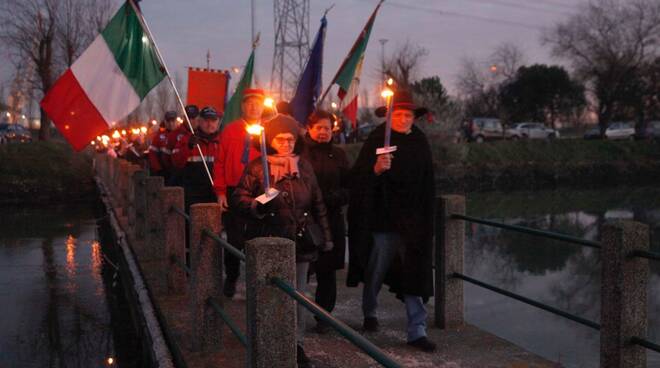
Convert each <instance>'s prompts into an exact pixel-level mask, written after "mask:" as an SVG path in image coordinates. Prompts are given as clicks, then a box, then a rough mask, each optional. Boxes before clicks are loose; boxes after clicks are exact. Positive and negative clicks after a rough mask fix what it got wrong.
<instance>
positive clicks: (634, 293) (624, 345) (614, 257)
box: [600, 221, 649, 368]
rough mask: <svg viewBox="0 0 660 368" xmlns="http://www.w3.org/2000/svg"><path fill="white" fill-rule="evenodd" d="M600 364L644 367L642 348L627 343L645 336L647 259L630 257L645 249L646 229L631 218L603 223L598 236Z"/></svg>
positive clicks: (630, 367)
mask: <svg viewBox="0 0 660 368" xmlns="http://www.w3.org/2000/svg"><path fill="white" fill-rule="evenodd" d="M601 243H602V246H603V248H602V250H601V252H600V254H601V256H600V259H601V265H602V271H601V272H602V276H601V312H600V319H601V322H600V323H601V330H600V334H601V335H600V366H601V367H603V368H644V367H646V350H645V348H643V347H641V346H637V345H633V344H631V343H630V338H631V337H633V336H638V337H642V338H644V337H646V332H647V322H648V320H647V304H646V303H647V285H648V279H649V264H648V260H646V259H644V258H639V257H630V253H631V252H632V251H635V250H646V251H648V249H649V228H648V226H647V225H644V224H641V223H638V222H633V221H613V222H609V223H607V224H605V225H604V226H603V229H602V235H601Z"/></svg>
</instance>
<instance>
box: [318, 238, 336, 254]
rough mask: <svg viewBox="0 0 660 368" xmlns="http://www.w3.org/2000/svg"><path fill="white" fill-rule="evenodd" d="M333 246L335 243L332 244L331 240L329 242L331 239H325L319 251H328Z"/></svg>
mask: <svg viewBox="0 0 660 368" xmlns="http://www.w3.org/2000/svg"><path fill="white" fill-rule="evenodd" d="M334 247H335V244H334V243H333V242H331V241H327V242H325V244H324V245H323V248H322V249H321V252H329V251H331V250H332V248H334Z"/></svg>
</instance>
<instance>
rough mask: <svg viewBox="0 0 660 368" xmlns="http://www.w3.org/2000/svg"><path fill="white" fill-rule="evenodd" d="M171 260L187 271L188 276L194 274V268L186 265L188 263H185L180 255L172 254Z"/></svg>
mask: <svg viewBox="0 0 660 368" xmlns="http://www.w3.org/2000/svg"><path fill="white" fill-rule="evenodd" d="M170 261H171V262H172V264H175V265H177V266H179V267H181V269H182V270H183V272H185V273H186V275H188V276H190V275H192V270H191V269H190V267H188V266H186V264H185V263H183V262H182V261H181V259H179V257H177V256H175V255H172V257H170Z"/></svg>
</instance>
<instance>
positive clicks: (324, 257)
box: [302, 135, 349, 272]
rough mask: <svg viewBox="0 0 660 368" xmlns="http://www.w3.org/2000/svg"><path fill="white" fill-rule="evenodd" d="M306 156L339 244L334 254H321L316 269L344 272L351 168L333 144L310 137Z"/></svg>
mask: <svg viewBox="0 0 660 368" xmlns="http://www.w3.org/2000/svg"><path fill="white" fill-rule="evenodd" d="M302 157H303V158H305V159H306V160H307V161H309V162H310V163H311V164H312V166H313V167H314V173H315V174H316V180H317V181H318V183H319V187H320V188H321V193H323V199H324V202H325V206H326V208H327V209H328V222H329V223H330V230H331V232H332V242H333V243H334V244H335V246H334V248H332V250H331V251H330V252H322V253H320V254H319V259H318V260H317V261H316V262H315V263H314V265H313V270H314V271H317V272H329V271H334V270H340V269H342V268H344V260H345V258H346V224H345V221H344V209H343V207H344V206H345V205H347V204H348V195H349V193H348V182H347V176H348V171H349V165H348V159H347V158H346V153H344V150H342V149H341V148H339V147H337V146H335V145H333V144H332V142H329V143H318V142H316V141H314V140H313V139H312V138H310V136H309V135H307V136H306V137H305V149H304V150H303V153H302Z"/></svg>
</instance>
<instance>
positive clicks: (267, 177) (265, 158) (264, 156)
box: [260, 129, 270, 194]
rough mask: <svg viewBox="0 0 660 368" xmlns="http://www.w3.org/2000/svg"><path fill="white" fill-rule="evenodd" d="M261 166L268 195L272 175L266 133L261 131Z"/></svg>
mask: <svg viewBox="0 0 660 368" xmlns="http://www.w3.org/2000/svg"><path fill="white" fill-rule="evenodd" d="M260 140H261V164H262V165H263V166H264V187H265V188H266V194H268V193H269V192H270V175H269V173H268V153H267V152H266V132H265V131H264V130H263V129H261V137H260Z"/></svg>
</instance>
